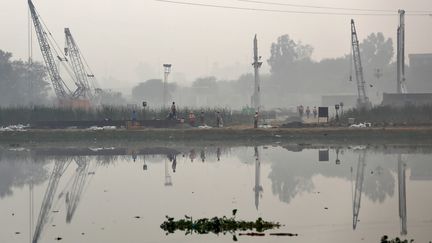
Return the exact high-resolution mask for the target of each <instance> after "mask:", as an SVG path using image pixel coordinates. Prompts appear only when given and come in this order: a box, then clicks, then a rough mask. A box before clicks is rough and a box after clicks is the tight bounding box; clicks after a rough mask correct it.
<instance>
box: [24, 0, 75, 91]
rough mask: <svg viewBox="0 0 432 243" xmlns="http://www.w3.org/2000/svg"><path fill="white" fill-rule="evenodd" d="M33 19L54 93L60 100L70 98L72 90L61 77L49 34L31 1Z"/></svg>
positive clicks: (29, 1)
mask: <svg viewBox="0 0 432 243" xmlns="http://www.w3.org/2000/svg"><path fill="white" fill-rule="evenodd" d="M28 5H29V8H30V13H31V17H32V19H33V24H34V27H35V31H36V36H37V39H38V41H39V46H40V49H41V52H42V56H43V59H44V62H45V65H46V68H47V71H48V74H49V77H50V79H51V82H52V85H53V87H54V92H55V94H56V95H57V98H58V99H59V100H65V99H68V98H70V90H69V88H68V87H67V86H66V84H65V82H64V81H63V79H62V78H61V76H60V73H59V70H58V67H57V65H56V63H55V59H54V55H53V53H52V51H51V46H50V43H49V39H48V32H47V31H45V30H44V27H43V25H42V22H41V20H40V17H39V15H38V14H37V12H36V9H35V6H34V5H33V2H32V1H31V0H28Z"/></svg>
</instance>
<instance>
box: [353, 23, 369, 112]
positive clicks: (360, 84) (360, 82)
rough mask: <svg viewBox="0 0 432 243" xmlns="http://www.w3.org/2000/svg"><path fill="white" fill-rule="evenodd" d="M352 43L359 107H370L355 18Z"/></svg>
mask: <svg viewBox="0 0 432 243" xmlns="http://www.w3.org/2000/svg"><path fill="white" fill-rule="evenodd" d="M351 43H352V55H353V61H354V68H355V76H356V80H357V92H358V98H357V108H365V109H369V108H371V106H372V105H371V103H370V101H369V98H368V97H367V95H366V82H365V80H364V76H363V66H362V63H361V57H360V46H359V41H358V37H357V31H356V27H355V24H354V20H353V19H351Z"/></svg>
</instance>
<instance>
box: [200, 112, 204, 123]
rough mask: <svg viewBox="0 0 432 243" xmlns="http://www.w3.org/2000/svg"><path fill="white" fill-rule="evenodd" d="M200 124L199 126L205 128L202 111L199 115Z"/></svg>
mask: <svg viewBox="0 0 432 243" xmlns="http://www.w3.org/2000/svg"><path fill="white" fill-rule="evenodd" d="M200 123H201V126H205V117H204V111H201V114H200Z"/></svg>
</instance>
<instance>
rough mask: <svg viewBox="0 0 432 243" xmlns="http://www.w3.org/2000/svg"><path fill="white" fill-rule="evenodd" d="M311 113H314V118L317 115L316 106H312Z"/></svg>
mask: <svg viewBox="0 0 432 243" xmlns="http://www.w3.org/2000/svg"><path fill="white" fill-rule="evenodd" d="M312 112H313V115H314V118H316V117H317V115H318V111H317V108H316V106H314V108H313V111H312Z"/></svg>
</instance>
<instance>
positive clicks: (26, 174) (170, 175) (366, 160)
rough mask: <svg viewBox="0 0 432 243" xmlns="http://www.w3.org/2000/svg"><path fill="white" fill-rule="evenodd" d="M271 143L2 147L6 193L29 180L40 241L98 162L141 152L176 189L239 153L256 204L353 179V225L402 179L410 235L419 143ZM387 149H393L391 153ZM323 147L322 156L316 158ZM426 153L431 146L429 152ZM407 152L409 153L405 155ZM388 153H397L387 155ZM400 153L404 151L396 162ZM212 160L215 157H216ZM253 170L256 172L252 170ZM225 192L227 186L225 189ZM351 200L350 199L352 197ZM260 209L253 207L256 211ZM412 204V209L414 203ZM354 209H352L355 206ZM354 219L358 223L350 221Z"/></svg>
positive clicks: (75, 206)
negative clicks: (38, 190)
mask: <svg viewBox="0 0 432 243" xmlns="http://www.w3.org/2000/svg"><path fill="white" fill-rule="evenodd" d="M265 148H266V149H264V148H263V147H259V146H255V147H247V148H243V147H240V148H234V149H229V148H224V147H219V146H215V147H199V146H197V147H194V148H190V147H176V148H133V149H127V148H126V149H121V148H97V149H95V148H93V149H76V148H61V149H60V148H53V149H46V148H44V149H34V150H28V151H27V150H24V151H21V152H18V151H9V150H2V149H0V199H2V198H6V197H11V196H13V192H14V190H13V188H16V187H23V186H24V185H28V187H29V194H28V198H29V205H30V215H29V221H30V226H29V230H30V232H34V233H33V234H32V237H31V242H33V243H36V242H40V241H42V240H41V238H42V237H41V235H42V234H43V232H44V230H45V228H46V225H47V224H48V222H50V217H52V216H53V209H58V207H56V206H55V205H56V204H57V203H64V205H65V209H66V210H65V213H66V220H65V222H66V223H67V224H70V223H71V222H72V221H73V220H74V215H76V213H77V211H79V210H80V207H79V205H80V203H81V201H82V198H83V196H85V191H86V188H88V187H89V185H90V181H91V179H92V177H93V176H97V170H98V169H99V168H100V167H115V166H118V165H119V161H122V160H126V161H134V162H136V161H141V159H142V161H143V170H147V169H148V164H152V163H160V166H159V167H158V166H156V165H155V166H154V167H151V168H152V170H151V172H153V171H156V170H157V169H158V168H160V170H159V171H160V172H161V174H160V177H162V174H163V172H162V170H163V169H164V172H165V174H164V176H165V177H164V183H161V180H162V179H163V178H159V185H160V186H161V187H164V186H166V187H174V186H175V185H174V183H173V179H175V181H176V182H177V185H176V190H177V188H179V190H182V185H181V184H182V183H180V181H181V180H184V179H185V178H181V177H182V176H183V177H184V175H185V174H184V173H185V171H187V170H188V169H187V168H190V167H188V166H193V167H198V168H211V167H209V166H210V165H211V164H212V162H216V161H221V160H222V162H220V163H217V165H218V166H219V165H221V166H220V167H222V168H225V167H226V168H231V169H232V168H233V167H229V166H231V165H232V164H231V163H233V162H232V161H233V158H238V159H239V160H240V161H242V162H246V163H247V164H248V165H247V166H249V168H251V169H252V168H254V173H255V176H254V178H252V177H251V178H250V179H248V181H240V180H242V178H243V177H239V179H238V180H237V181H236V182H235V183H239V184H242V183H247V185H249V186H247V187H249V188H250V186H251V184H252V183H254V184H253V185H254V186H253V191H254V198H253V201H252V200H251V198H250V196H251V192H250V191H249V192H247V195H249V196H248V198H249V199H248V203H249V205H250V206H251V207H253V206H255V209H256V210H258V211H259V210H262V207H263V205H264V207H265V200H266V199H269V198H273V197H274V198H277V199H278V200H279V201H281V202H283V204H285V205H290V204H291V202H292V201H293V200H295V199H296V198H297V196H298V195H301V194H307V193H311V194H312V193H315V192H316V185H315V184H314V178H315V177H316V176H322V177H324V178H337V179H342V181H344V182H346V183H347V184H348V183H350V182H351V183H352V195H351V197H352V228H353V229H354V230H358V228H359V227H360V218H362V216H363V217H365V215H367V214H368V213H370V212H368V208H363V209H362V210H360V209H361V204H362V203H363V204H364V203H365V202H366V203H367V202H368V201H371V202H374V203H378V204H382V203H384V202H385V201H386V199H388V198H393V196H394V192H395V188H396V183H397V190H398V202H399V218H400V234H401V235H406V234H407V233H408V229H407V221H408V219H407V199H406V196H407V192H406V189H407V187H406V180H407V178H406V174H407V170H409V171H410V175H411V177H410V180H431V179H432V164H431V163H428V162H429V161H423V162H421V163H418V161H417V160H416V161H410V162H406V161H409V160H406V159H405V156H406V154H414V155H418V154H419V153H418V152H417V151H414V152H413V151H407V150H398V149H395V150H391V149H385V150H382V149H381V150H376V149H373V148H368V147H360V148H349V147H340V146H338V147H328V148H303V147H301V146H284V147H276V146H275V147H272V148H270V149H267V147H265ZM288 148H289V149H288ZM299 148H300V149H299ZM197 151H198V153H199V158H198V160H201V161H202V162H206V163H205V164H201V163H199V164H192V163H191V162H193V161H194V159H196V157H197ZM320 151H325V153H322V154H320ZM383 151H385V153H387V154H384V153H383ZM317 153H318V154H319V158H317ZM422 153H424V151H422ZM427 153H428V154H430V152H427ZM243 154H245V156H243ZM402 154H404V157H403V156H402ZM389 158H390V159H391V161H388V160H389ZM395 159H397V163H396V166H395ZM321 160H326V161H335V163H320V162H319V161H321ZM341 161H343V162H341ZM389 162H391V163H389ZM186 163H187V164H188V165H186ZM213 164H215V165H216V163H213ZM48 165H49V166H48ZM153 165H154V164H153ZM130 166H139V167H138V168H139V170H141V165H140V164H139V163H137V164H133V163H131V165H130ZM240 169H241V168H239V170H240ZM177 170H178V172H177ZM176 172H177V173H176ZM155 173H156V172H155ZM261 174H263V176H264V177H263V178H261ZM140 175H141V174H140ZM249 175H250V176H252V174H251V173H249ZM176 176H177V177H176ZM179 176H180V177H179ZM265 176H267V177H265ZM142 177H147V176H142ZM204 179H207V178H204ZM243 179H244V178H243ZM262 179H263V180H262ZM252 180H254V181H253V182H252ZM44 181H47V185H46V189H45V194H44V197H43V199H42V203H41V207H40V209H39V210H38V212H39V214H38V217H37V218H36V221H35V222H36V224H35V227H33V226H32V222H33V221H34V220H33V216H32V215H33V210H32V205H33V204H34V196H33V188H34V186H35V185H40V184H42V183H43V182H44ZM60 181H62V183H63V184H66V185H65V186H64V188H63V189H61V188H59V185H60ZM66 182H67V183H66ZM182 182H184V181H182ZM266 183H267V184H266ZM266 186H267V187H266ZM264 188H269V189H270V188H271V190H272V193H273V194H269V193H266V195H265V197H264V198H263V191H264ZM183 189H184V188H183ZM217 189H223V188H217ZM209 190H214V188H209ZM249 190H250V189H249ZM169 191H170V192H171V191H173V190H169ZM174 191H175V190H174ZM266 191H267V190H266ZM218 193H221V194H223V190H221V192H218ZM218 195H219V194H218ZM348 195H349V192H347V193H346V194H344V195H340V197H341V198H347V197H348ZM365 199H366V200H365ZM362 200H363V202H362ZM364 201H365V202H364ZM260 203H261V204H262V205H261V206H260ZM53 205H54V206H53ZM291 205H292V204H291ZM345 205H349V204H348V203H346V204H345ZM350 207H351V205H350ZM363 207H364V205H363ZM84 208H85V207H84ZM255 209H253V210H254V211H255ZM395 210H396V209H395ZM410 212H412V211H411V209H410ZM347 214H348V215H349V213H347ZM394 215H397V213H396V211H394ZM349 218H351V215H349ZM410 222H411V221H410ZM362 224H365V223H362ZM411 224H412V223H411ZM347 225H349V227H351V225H350V223H349V222H348V223H347ZM0 239H1V238H0Z"/></svg>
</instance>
